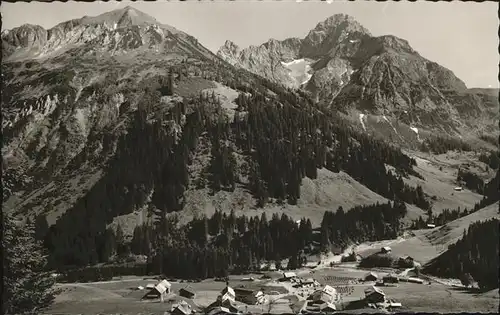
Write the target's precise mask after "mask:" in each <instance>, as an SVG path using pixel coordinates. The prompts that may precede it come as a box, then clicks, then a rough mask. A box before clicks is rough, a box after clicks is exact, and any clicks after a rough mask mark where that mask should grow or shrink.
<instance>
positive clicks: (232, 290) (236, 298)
mask: <svg viewBox="0 0 500 315" xmlns="http://www.w3.org/2000/svg"><path fill="white" fill-rule="evenodd" d="M380 252H381V253H383V254H389V253H390V252H391V248H390V247H388V246H384V247H382V248H381V251H380ZM404 259H410V260H411V259H412V258H411V257H405V258H404ZM320 265H321V262H319V263H318V264H317V265H316V266H314V265H313V266H309V268H308V269H310V270H311V271H309V272H307V270H302V271H300V272H298V273H296V272H292V271H284V272H282V273H279V272H278V271H277V270H276V268H275V267H274V266H271V267H270V270H271V271H274V275H275V277H273V276H271V275H266V274H264V275H263V276H261V278H260V279H258V278H257V279H256V278H254V277H245V278H241V279H238V280H239V281H235V285H234V286H233V285H232V284H231V283H230V279H229V277H228V278H227V279H226V285H225V287H224V288H223V289H222V290H221V291H220V293H219V295H217V297H216V299H215V301H213V303H211V304H209V305H208V306H206V307H203V306H202V305H197V304H196V303H194V302H192V303H190V302H189V301H194V300H195V297H196V291H195V290H194V289H193V288H192V286H189V285H186V286H185V287H181V288H180V289H179V290H178V294H175V293H174V291H173V290H172V284H171V283H170V282H169V281H168V280H166V279H163V280H160V281H159V282H158V284H156V285H154V284H149V285H147V286H146V288H143V287H138V288H137V289H138V290H146V292H147V293H146V294H145V295H144V296H143V298H142V299H143V300H144V299H146V300H150V301H154V300H159V301H160V302H165V301H172V300H175V296H176V295H177V296H178V297H180V298H181V299H180V300H179V301H176V302H174V303H173V304H172V306H171V310H170V313H171V314H174V315H189V314H194V313H205V314H209V315H219V314H240V313H243V314H248V313H250V314H253V313H272V314H278V313H282V314H289V313H296V314H330V313H334V312H336V311H338V310H349V309H351V310H355V309H364V308H374V309H379V310H380V309H383V310H386V309H387V310H391V309H398V308H401V307H402V304H401V303H399V302H396V301H394V300H393V299H390V298H389V297H388V296H387V295H386V293H385V292H384V290H383V289H382V287H385V286H391V287H397V286H398V284H399V282H400V281H401V282H411V283H417V284H423V283H424V280H423V279H420V278H418V277H412V276H411V274H412V273H411V272H412V271H413V274H414V273H415V272H414V268H409V269H406V270H404V272H403V273H401V274H399V275H398V274H395V273H391V272H382V273H377V272H373V271H369V272H366V273H365V274H363V275H362V277H355V276H354V275H353V276H352V277H335V276H334V277H331V276H330V277H329V276H325V277H324V279H325V281H324V282H325V283H321V282H320V281H318V280H316V279H315V278H314V277H312V275H314V273H315V271H314V270H315V269H316V267H318V266H320ZM334 266H335V263H334V262H332V263H331V267H332V268H333V267H334ZM415 266H418V263H416V264H415ZM308 273H309V275H307V274H308ZM299 275H300V276H299ZM219 280H220V279H219ZM238 282H240V283H242V282H247V283H251V284H236V283H238ZM327 282H328V283H330V284H326V283H327ZM256 284H257V285H256ZM428 284H429V285H430V284H431V283H430V282H428ZM266 287H267V288H266ZM273 287H278V288H280V289H281V290H280V291H282V292H279V291H278V290H274V289H273ZM355 288H358V290H355ZM355 292H356V293H355ZM278 305H281V310H279V311H278V309H280V307H279V306H278Z"/></svg>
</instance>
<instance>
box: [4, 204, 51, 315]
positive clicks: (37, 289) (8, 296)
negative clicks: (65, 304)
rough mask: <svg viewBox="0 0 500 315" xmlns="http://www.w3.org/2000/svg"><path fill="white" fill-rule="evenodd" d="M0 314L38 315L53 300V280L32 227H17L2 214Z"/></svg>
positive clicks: (8, 216) (10, 219) (10, 218)
mask: <svg viewBox="0 0 500 315" xmlns="http://www.w3.org/2000/svg"><path fill="white" fill-rule="evenodd" d="M2 217H3V219H2V223H3V224H2V225H3V237H2V265H3V292H2V311H3V314H38V313H40V312H41V310H43V309H44V308H46V307H47V306H49V305H50V303H51V302H52V301H53V300H54V296H55V294H56V291H55V290H54V287H53V286H54V284H55V279H54V278H53V277H51V275H50V273H48V272H47V271H46V270H45V268H46V263H47V261H46V258H45V257H46V256H45V255H44V253H43V251H42V245H41V242H39V241H37V240H36V239H35V231H34V226H33V225H32V224H29V225H25V226H20V225H19V224H18V222H16V221H15V220H14V218H12V217H11V216H10V215H9V214H6V213H3V216H2Z"/></svg>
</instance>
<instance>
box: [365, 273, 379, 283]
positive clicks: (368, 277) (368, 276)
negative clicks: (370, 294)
mask: <svg viewBox="0 0 500 315" xmlns="http://www.w3.org/2000/svg"><path fill="white" fill-rule="evenodd" d="M364 280H365V281H377V280H378V275H377V274H376V273H375V272H372V271H370V272H369V273H367V274H366V275H365V278H364Z"/></svg>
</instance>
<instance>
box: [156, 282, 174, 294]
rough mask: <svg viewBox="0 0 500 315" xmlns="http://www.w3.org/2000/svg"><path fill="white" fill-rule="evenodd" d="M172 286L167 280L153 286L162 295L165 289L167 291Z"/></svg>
mask: <svg viewBox="0 0 500 315" xmlns="http://www.w3.org/2000/svg"><path fill="white" fill-rule="evenodd" d="M171 286H172V285H171V284H170V283H169V282H168V281H167V280H163V281H161V282H160V283H158V284H157V285H156V286H155V289H156V290H157V291H158V292H160V293H164V292H166V291H167V289H169V288H170V287H171Z"/></svg>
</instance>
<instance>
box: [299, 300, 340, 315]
mask: <svg viewBox="0 0 500 315" xmlns="http://www.w3.org/2000/svg"><path fill="white" fill-rule="evenodd" d="M336 310H337V309H336V307H335V304H332V303H326V302H322V303H320V304H309V303H307V304H306V307H305V308H303V313H308V314H327V313H333V312H335V311H336Z"/></svg>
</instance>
